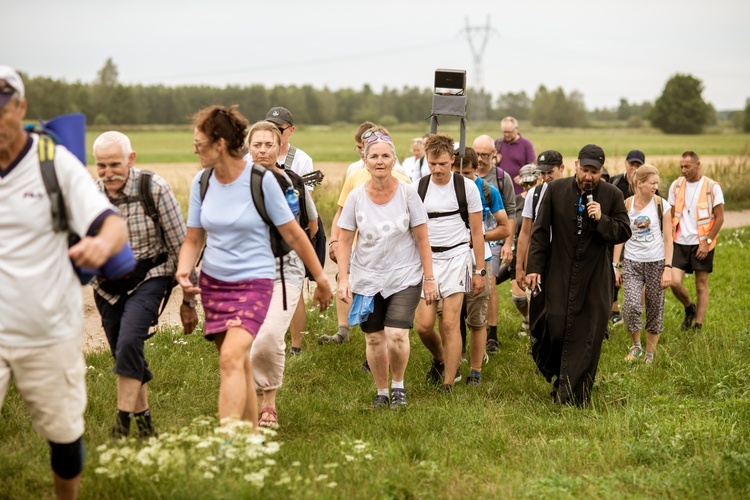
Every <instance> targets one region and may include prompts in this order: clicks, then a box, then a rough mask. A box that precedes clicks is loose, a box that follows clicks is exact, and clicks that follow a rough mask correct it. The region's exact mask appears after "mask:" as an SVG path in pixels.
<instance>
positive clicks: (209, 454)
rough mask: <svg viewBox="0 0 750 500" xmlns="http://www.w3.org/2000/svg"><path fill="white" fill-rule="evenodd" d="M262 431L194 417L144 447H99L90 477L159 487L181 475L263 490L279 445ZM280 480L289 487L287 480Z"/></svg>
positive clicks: (125, 444) (131, 443) (134, 444)
mask: <svg viewBox="0 0 750 500" xmlns="http://www.w3.org/2000/svg"><path fill="white" fill-rule="evenodd" d="M260 431H261V432H260V433H254V432H253V427H252V425H251V424H250V423H249V422H243V421H227V422H224V425H222V426H221V427H219V426H217V425H216V420H214V419H211V418H206V417H201V418H196V419H194V420H193V421H192V422H191V424H190V425H189V426H187V427H183V428H182V429H180V430H179V431H178V432H177V433H163V434H161V435H159V436H158V437H152V438H150V439H149V440H148V441H147V442H144V443H143V444H140V443H137V442H135V441H132V440H131V441H122V442H119V443H117V444H114V445H106V444H103V445H101V446H99V447H98V448H97V451H98V452H99V465H98V467H96V469H95V470H94V472H96V473H97V474H101V475H104V476H107V477H108V478H111V479H115V478H118V477H122V476H128V475H139V476H141V477H148V478H150V479H151V480H153V481H157V482H158V481H159V478H175V477H177V476H181V475H184V474H191V475H193V476H197V477H201V478H203V479H214V478H217V477H228V476H235V477H241V478H243V479H244V480H245V481H247V482H248V483H250V484H252V485H253V486H256V487H258V488H261V487H263V485H264V483H265V481H266V478H268V477H269V476H270V475H271V473H272V472H273V469H274V467H275V466H276V461H275V460H273V459H272V458H271V456H273V455H274V454H276V453H277V452H278V451H279V447H280V445H279V443H278V442H275V441H271V440H270V439H269V438H272V437H273V436H274V435H275V432H274V431H271V430H267V429H260ZM283 477H287V480H288V482H291V478H289V476H288V475H282V478H283ZM282 484H283V483H282Z"/></svg>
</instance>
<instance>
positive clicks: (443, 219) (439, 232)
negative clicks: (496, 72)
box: [414, 135, 487, 392]
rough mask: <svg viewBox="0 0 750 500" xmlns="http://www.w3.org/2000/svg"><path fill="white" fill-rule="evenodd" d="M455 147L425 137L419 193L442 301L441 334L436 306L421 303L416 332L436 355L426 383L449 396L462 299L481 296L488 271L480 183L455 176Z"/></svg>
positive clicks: (457, 359)
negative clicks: (424, 173)
mask: <svg viewBox="0 0 750 500" xmlns="http://www.w3.org/2000/svg"><path fill="white" fill-rule="evenodd" d="M453 144H454V142H453V139H452V138H451V137H448V136H446V135H430V136H428V137H427V139H426V140H425V142H424V149H425V153H426V156H427V164H428V165H429V167H430V172H431V174H430V176H429V177H428V178H423V179H422V180H421V182H420V185H422V184H421V183H422V182H424V183H426V192H424V193H423V192H422V189H419V190H418V191H420V194H423V201H424V205H425V208H426V209H427V214H428V216H429V220H428V222H427V231H428V233H429V236H430V246H431V247H432V259H433V269H434V272H435V279H436V280H437V288H438V293H439V295H440V298H441V299H442V300H441V303H442V314H441V316H440V317H439V328H440V333H438V331H436V330H435V317H436V316H437V314H438V304H435V303H432V304H429V305H428V304H427V302H426V301H425V300H421V301H420V302H419V306H417V311H416V314H415V318H414V327H415V329H416V330H417V333H419V337H420V339H421V340H422V343H423V344H424V345H425V347H427V349H429V351H430V352H431V353H432V356H433V360H432V366H431V367H430V370H429V371H428V372H427V381H428V382H433V383H440V382H441V381H442V383H443V388H444V389H445V390H446V391H448V392H450V391H452V390H453V384H454V382H455V379H456V378H457V377H456V375H457V373H456V372H457V371H458V365H459V363H460V360H461V335H460V333H459V320H460V316H461V305H462V303H463V300H464V294H465V293H472V294H473V295H478V294H480V293H482V291H483V290H484V287H485V275H486V273H487V271H486V270H485V268H484V237H483V227H482V201H481V199H480V197H479V190H478V189H477V186H476V184H474V183H473V182H470V181H466V180H465V179H464V178H463V177H462V176H461V175H458V174H453V173H452V171H451V165H452V163H453ZM455 182H461V183H463V189H464V192H465V195H466V205H467V206H466V207H465V209H464V210H465V211H466V212H467V213H468V215H467V217H466V222H465V221H464V218H463V216H462V214H461V212H462V207H461V206H460V205H461V204H460V203H459V200H458V197H457V195H456V193H457V191H456V186H455V185H454V183H455ZM458 189H461V188H460V186H459V187H458ZM466 212H465V214H464V215H466ZM467 225H468V227H467ZM472 246H473V249H472ZM472 250H473V251H472Z"/></svg>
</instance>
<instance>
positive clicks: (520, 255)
mask: <svg viewBox="0 0 750 500" xmlns="http://www.w3.org/2000/svg"><path fill="white" fill-rule="evenodd" d="M536 168H537V169H538V170H539V171H540V172H541V177H542V181H543V183H542V184H539V185H538V186H535V187H533V188H531V189H530V190H529V192H528V193H527V194H526V201H525V202H524V205H523V223H522V224H521V231H520V233H519V234H518V242H517V243H516V283H517V284H518V286H519V287H521V288H522V289H524V288H526V284H525V280H526V257H527V256H528V254H529V243H530V242H531V228H532V226H533V225H534V221H535V220H536V215H537V213H538V211H539V205H540V204H541V203H542V198H543V197H544V193H545V192H546V191H547V184H548V183H549V182H552V181H554V180H555V179H561V178H562V177H563V176H564V175H565V165H564V164H563V157H562V154H560V152H559V151H555V150H554V149H548V150H547V151H543V152H542V153H540V154H539V156H538V157H537V159H536Z"/></svg>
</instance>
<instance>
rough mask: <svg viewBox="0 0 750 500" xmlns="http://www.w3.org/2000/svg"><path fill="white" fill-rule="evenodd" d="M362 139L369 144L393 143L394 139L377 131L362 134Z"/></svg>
mask: <svg viewBox="0 0 750 500" xmlns="http://www.w3.org/2000/svg"><path fill="white" fill-rule="evenodd" d="M362 139H364V140H365V141H366V142H367V143H368V144H369V143H371V142H375V141H378V140H380V141H385V142H393V139H391V138H390V136H387V135H386V134H384V133H382V132H378V131H377V130H375V131H372V130H369V131H367V132H365V133H364V134H362Z"/></svg>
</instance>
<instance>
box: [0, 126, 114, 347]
mask: <svg viewBox="0 0 750 500" xmlns="http://www.w3.org/2000/svg"><path fill="white" fill-rule="evenodd" d="M38 140H39V138H38V136H36V135H35V134H32V135H31V139H30V141H29V143H27V144H28V146H27V149H25V150H24V152H23V153H22V154H21V157H20V158H19V159H18V160H16V163H14V164H13V165H11V166H10V167H9V171H6V175H3V176H1V177H0V200H2V203H0V284H1V285H0V345H3V346H14V347H36V346H44V345H51V344H55V343H57V342H61V341H63V340H67V339H71V338H75V337H77V336H82V335H83V313H82V311H83V304H82V300H81V283H80V281H79V280H78V277H77V276H76V273H75V271H74V270H73V266H71V264H70V259H69V258H68V235H67V233H64V232H54V231H53V229H52V216H51V211H50V199H49V196H48V195H47V190H46V189H45V187H44V183H43V182H42V174H41V170H40V166H39V155H38V153H37V144H38ZM10 169H12V170H10ZM55 173H56V174H57V179H58V183H59V185H60V190H61V192H62V195H63V198H64V200H65V205H66V207H67V211H68V222H69V224H70V227H71V229H72V230H73V231H74V232H75V233H76V234H78V235H79V236H84V235H86V234H87V232H88V231H89V228H90V227H91V225H92V224H93V223H94V221H95V220H97V219H98V218H99V217H100V216H101V215H103V214H104V213H105V212H107V211H109V210H112V211H114V207H112V205H110V203H109V201H108V200H107V198H106V197H105V196H104V195H103V194H102V193H101V192H100V191H99V189H98V188H97V187H96V184H94V181H93V179H92V178H91V175H90V174H89V172H88V170H87V169H86V167H84V166H83V165H82V164H81V162H80V161H78V159H77V158H76V157H75V156H73V154H72V153H70V152H69V151H68V150H67V149H65V148H64V147H62V146H57V147H56V148H55Z"/></svg>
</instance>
